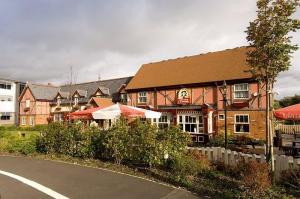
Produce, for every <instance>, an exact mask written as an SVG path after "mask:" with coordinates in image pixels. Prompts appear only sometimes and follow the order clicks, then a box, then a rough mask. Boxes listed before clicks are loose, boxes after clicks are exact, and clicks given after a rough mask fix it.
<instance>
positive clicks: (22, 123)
mask: <svg viewBox="0 0 300 199" xmlns="http://www.w3.org/2000/svg"><path fill="white" fill-rule="evenodd" d="M21 125H22V126H25V125H26V116H22V117H21Z"/></svg>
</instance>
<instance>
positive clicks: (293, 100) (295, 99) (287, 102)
mask: <svg viewBox="0 0 300 199" xmlns="http://www.w3.org/2000/svg"><path fill="white" fill-rule="evenodd" d="M278 102H279V105H280V106H281V107H287V106H291V105H294V104H299V103H300V95H295V96H292V97H284V98H283V99H281V100H279V101H278Z"/></svg>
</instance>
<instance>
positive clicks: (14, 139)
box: [0, 133, 37, 155]
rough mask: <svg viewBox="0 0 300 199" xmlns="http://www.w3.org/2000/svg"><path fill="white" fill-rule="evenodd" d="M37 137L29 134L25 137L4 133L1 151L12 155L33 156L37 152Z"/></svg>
mask: <svg viewBox="0 0 300 199" xmlns="http://www.w3.org/2000/svg"><path fill="white" fill-rule="evenodd" d="M36 139H37V135H35V134H31V133H28V134H26V136H25V137H23V136H21V135H20V134H18V133H2V134H1V139H0V151H2V152H10V153H21V154H25V155H27V154H31V153H34V152H36Z"/></svg>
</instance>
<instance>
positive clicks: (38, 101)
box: [19, 84, 59, 126]
mask: <svg viewBox="0 0 300 199" xmlns="http://www.w3.org/2000/svg"><path fill="white" fill-rule="evenodd" d="M58 90H59V87H56V86H52V85H40V84H27V85H26V87H25V89H24V90H23V92H22V94H21V96H20V98H19V101H20V126H35V125H44V124H48V121H49V117H50V103H51V102H52V100H53V98H54V96H55V95H56V93H57V92H58Z"/></svg>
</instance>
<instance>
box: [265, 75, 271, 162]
mask: <svg viewBox="0 0 300 199" xmlns="http://www.w3.org/2000/svg"><path fill="white" fill-rule="evenodd" d="M269 91H270V87H269V81H268V80H267V82H266V112H265V116H266V118H265V122H266V161H267V162H269V158H270V150H269V146H270V143H269V118H270V106H269V105H270V95H269Z"/></svg>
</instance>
